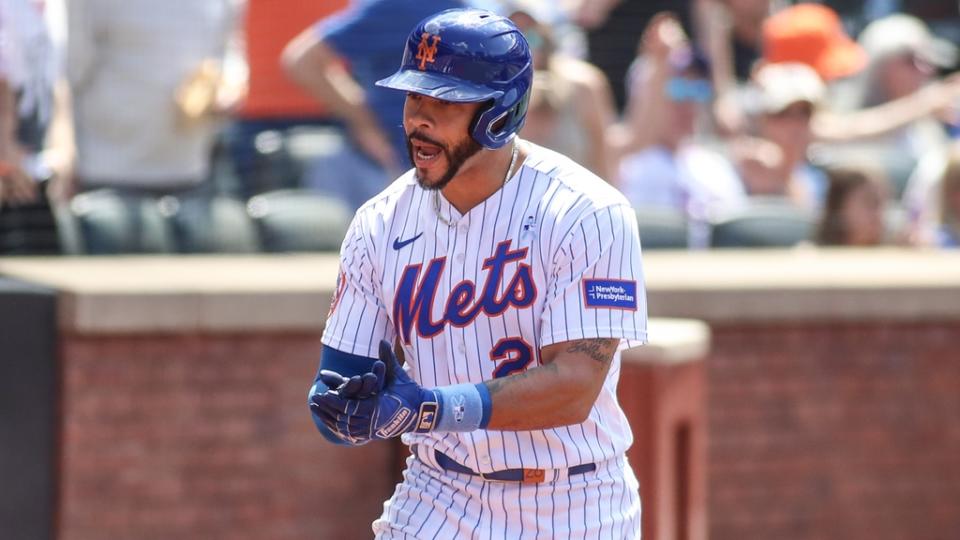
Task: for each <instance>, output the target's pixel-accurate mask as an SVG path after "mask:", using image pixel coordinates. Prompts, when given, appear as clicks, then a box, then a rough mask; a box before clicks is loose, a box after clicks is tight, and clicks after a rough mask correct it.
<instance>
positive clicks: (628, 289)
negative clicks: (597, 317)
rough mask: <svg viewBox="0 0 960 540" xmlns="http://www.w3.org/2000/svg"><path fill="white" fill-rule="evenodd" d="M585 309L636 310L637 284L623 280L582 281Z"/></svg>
mask: <svg viewBox="0 0 960 540" xmlns="http://www.w3.org/2000/svg"><path fill="white" fill-rule="evenodd" d="M583 300H584V305H585V307H590V308H607V309H630V310H635V309H637V282H636V281H632V280H624V279H585V280H583Z"/></svg>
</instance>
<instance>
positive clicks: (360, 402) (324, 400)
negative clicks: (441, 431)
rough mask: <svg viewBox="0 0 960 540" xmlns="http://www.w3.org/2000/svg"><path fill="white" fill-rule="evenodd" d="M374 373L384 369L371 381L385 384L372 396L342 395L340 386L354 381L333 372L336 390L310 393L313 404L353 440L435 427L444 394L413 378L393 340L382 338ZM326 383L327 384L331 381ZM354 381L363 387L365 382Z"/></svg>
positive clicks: (326, 421)
mask: <svg viewBox="0 0 960 540" xmlns="http://www.w3.org/2000/svg"><path fill="white" fill-rule="evenodd" d="M380 365H382V366H383V368H381V367H379V366H380ZM331 373H332V372H331ZM372 373H374V374H375V375H379V374H380V373H383V376H382V377H379V376H378V377H376V378H377V380H376V381H375V383H371V384H372V385H373V387H374V388H376V387H379V386H380V385H381V384H382V389H381V390H379V391H378V392H376V393H374V394H373V395H370V396H369V397H365V398H358V397H355V396H356V395H358V394H357V393H352V392H350V393H348V395H342V394H341V393H340V392H339V389H340V388H342V389H344V390H345V391H346V390H351V389H352V387H351V386H350V381H349V380H346V379H344V378H343V377H339V379H338V378H337V377H334V376H333V375H329V376H328V379H329V381H330V383H338V384H337V387H336V388H337V389H336V390H328V391H326V392H324V393H322V394H314V395H312V396H311V397H310V401H311V407H313V408H314V409H315V411H316V412H317V414H318V416H319V417H320V418H321V419H322V420H323V422H324V424H326V425H327V427H329V428H330V429H331V431H333V432H334V433H336V434H337V435H338V436H339V437H341V438H343V439H344V440H346V441H347V442H350V443H351V444H363V443H365V442H367V441H369V440H384V439H389V438H392V437H396V436H399V435H402V434H403V433H409V432H416V433H427V432H429V431H432V430H433V428H434V427H435V426H436V424H437V421H438V420H439V417H440V410H441V405H442V402H441V398H440V394H439V393H438V392H436V391H434V390H427V389H424V388H421V387H420V385H418V384H417V383H416V382H414V381H413V380H412V379H410V377H409V376H408V375H407V373H406V372H405V371H404V370H403V368H402V367H401V366H400V363H399V362H397V357H396V355H394V353H393V348H392V347H391V346H390V343H388V342H386V341H381V342H380V360H379V361H377V362H375V363H374V367H373V371H372ZM334 375H335V374H334ZM323 376H324V374H323V373H321V377H323ZM324 383H325V384H327V381H324ZM354 385H359V386H358V388H360V389H361V390H362V389H363V384H362V382H361V383H354ZM328 386H330V385H329V384H328ZM351 396H354V397H351ZM361 441H362V442H361Z"/></svg>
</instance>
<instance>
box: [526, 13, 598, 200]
mask: <svg viewBox="0 0 960 540" xmlns="http://www.w3.org/2000/svg"><path fill="white" fill-rule="evenodd" d="M528 4H531V3H530V2H523V3H518V2H515V3H514V6H515V7H513V8H512V9H510V10H509V11H510V13H508V15H509V16H510V18H511V19H512V20H513V22H514V23H515V24H516V25H517V27H518V28H520V30H521V31H522V32H523V34H524V36H525V37H526V38H527V42H528V43H529V44H530V49H531V52H532V53H533V67H534V81H535V82H534V85H533V89H532V94H531V98H530V105H529V109H528V112H527V120H526V124H525V125H524V127H523V131H522V132H521V135H522V136H523V137H524V138H525V139H528V140H530V141H533V142H535V143H537V144H540V145H542V146H545V147H547V148H550V149H551V150H555V151H557V152H560V153H561V154H563V155H565V156H567V157H569V158H571V159H573V160H574V161H576V162H577V163H580V164H581V165H583V166H584V167H586V168H588V169H590V170H591V171H593V172H594V173H595V174H597V175H598V176H600V177H601V178H604V179H606V180H607V181H613V180H614V179H613V176H612V175H613V174H614V172H615V171H614V170H611V168H610V167H609V151H608V149H607V139H606V132H607V129H608V128H609V126H610V125H611V124H612V123H613V117H614V110H613V97H612V95H611V92H610V85H609V84H608V83H607V79H606V77H605V76H604V75H603V73H602V72H601V71H600V70H599V69H597V68H596V67H594V66H593V65H591V64H589V63H587V62H584V61H582V60H578V59H576V58H571V57H568V56H565V55H563V54H560V53H558V52H557V50H556V43H555V42H554V39H553V34H552V32H551V29H550V27H548V26H546V25H545V24H543V23H542V22H540V19H539V17H541V15H540V14H539V13H538V12H537V10H536V9H535V8H534V7H533V6H531V5H528Z"/></svg>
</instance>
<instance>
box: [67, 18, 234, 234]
mask: <svg viewBox="0 0 960 540" xmlns="http://www.w3.org/2000/svg"><path fill="white" fill-rule="evenodd" d="M235 4H236V2H235V1H234V0H207V1H203V2H197V1H195V0H169V1H166V2H154V1H151V0H69V1H67V2H66V25H67V41H66V57H67V61H66V68H67V76H68V81H69V84H70V90H71V97H72V107H73V114H72V120H73V130H74V133H75V141H76V163H75V171H74V173H75V179H76V185H77V188H78V189H79V190H81V191H86V190H93V189H98V188H108V189H111V190H114V191H116V192H118V193H120V194H121V195H122V196H124V197H129V198H131V200H133V199H137V198H139V197H151V196H162V195H176V196H179V197H186V198H205V197H208V196H209V194H210V192H211V189H210V185H209V182H207V180H208V177H209V172H210V165H209V155H210V149H211V147H212V145H213V142H214V138H215V135H216V123H215V122H214V121H213V118H214V116H215V115H216V114H217V113H220V112H222V109H223V108H225V107H226V106H227V105H226V104H224V103H223V102H222V101H221V93H220V90H221V88H222V86H221V81H222V79H221V73H222V69H221V64H222V60H223V58H224V56H225V53H226V47H227V42H228V39H229V37H230V35H231V32H232V31H233V28H234V23H235V20H236V18H235V15H236V11H235V8H236V5H235ZM134 225H135V226H136V224H134Z"/></svg>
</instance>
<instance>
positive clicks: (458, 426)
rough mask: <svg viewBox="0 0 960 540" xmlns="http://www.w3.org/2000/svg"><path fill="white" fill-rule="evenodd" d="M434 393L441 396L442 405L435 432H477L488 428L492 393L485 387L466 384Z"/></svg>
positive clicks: (445, 387)
mask: <svg viewBox="0 0 960 540" xmlns="http://www.w3.org/2000/svg"><path fill="white" fill-rule="evenodd" d="M480 387H482V388H483V390H481V389H480ZM433 391H434V392H436V393H438V394H440V403H441V405H440V418H439V419H438V420H437V425H436V427H435V428H434V431H475V430H477V429H482V428H484V427H486V425H487V422H489V420H490V412H489V411H490V393H489V392H487V389H486V387H485V386H483V385H482V384H471V383H465V384H455V385H452V386H443V387H440V388H434V389H433Z"/></svg>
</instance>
